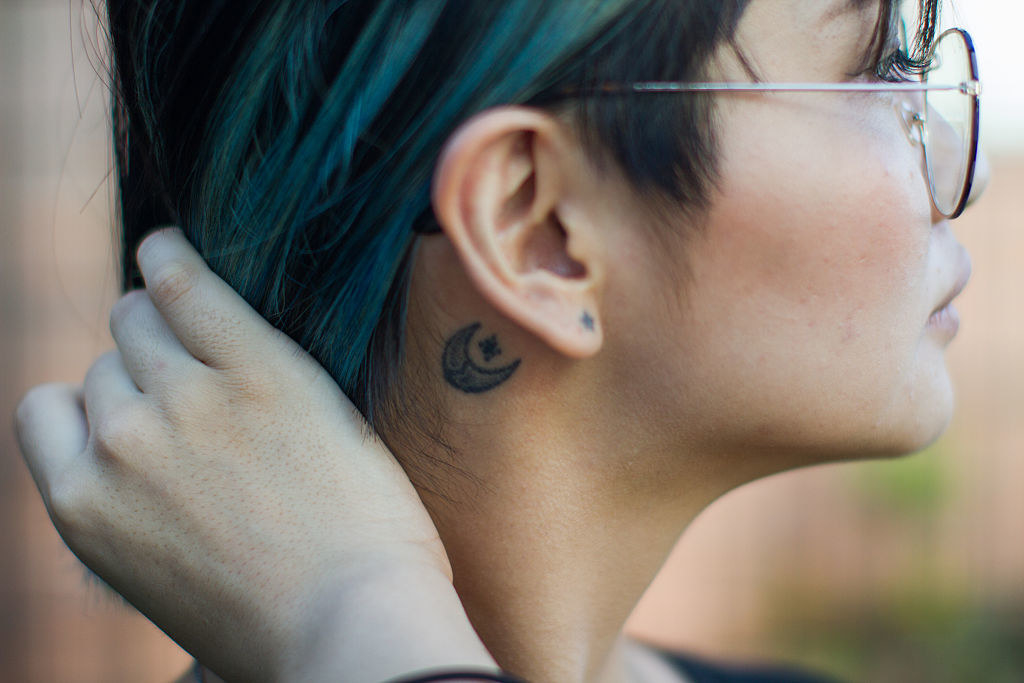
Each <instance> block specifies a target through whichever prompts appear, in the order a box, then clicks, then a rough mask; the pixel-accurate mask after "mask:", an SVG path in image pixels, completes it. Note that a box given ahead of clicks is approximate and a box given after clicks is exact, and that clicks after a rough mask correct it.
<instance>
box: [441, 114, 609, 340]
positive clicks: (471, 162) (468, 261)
mask: <svg viewBox="0 0 1024 683" xmlns="http://www.w3.org/2000/svg"><path fill="white" fill-rule="evenodd" d="M562 126H563V124H560V123H559V122H557V121H556V120H555V119H554V118H552V117H551V116H549V115H547V114H546V113H544V112H540V111H537V110H532V109H526V108H522V107H500V108H496V109H491V110H488V111H486V112H484V113H482V114H479V115H477V116H476V117H474V118H473V119H470V120H469V121H467V122H466V123H465V124H463V126H462V127H461V128H460V129H459V130H458V131H457V132H456V134H455V135H454V136H453V137H452V139H451V140H450V141H449V143H448V145H446V147H445V149H444V151H443V152H442V154H441V158H440V160H439V162H438V166H437V171H436V173H435V177H434V186H433V202H434V213H435V215H436V216H437V219H438V222H439V223H440V225H441V227H442V229H443V231H444V232H445V234H446V235H447V236H448V238H449V240H450V241H451V243H452V246H453V247H454V249H455V251H456V252H457V253H458V256H459V259H460V261H461V263H462V265H463V267H464V268H465V270H466V273H467V274H468V276H469V278H470V279H471V281H472V282H473V284H474V285H475V286H476V288H477V289H478V290H479V293H480V294H481V295H482V296H483V298H484V299H485V300H486V301H487V302H488V303H490V305H491V306H493V307H494V308H495V309H496V310H497V311H498V312H499V313H501V314H502V315H503V316H504V317H506V318H508V319H510V320H512V321H513V322H515V323H516V324H517V325H519V326H520V327H522V328H524V329H526V330H527V331H529V332H531V333H532V334H534V335H535V336H537V337H539V338H540V339H542V340H543V341H545V342H546V343H547V344H548V345H549V346H551V347H552V348H553V349H555V350H556V351H558V352H559V353H562V354H564V355H567V356H570V357H573V358H586V357H589V356H592V355H594V354H595V353H597V351H599V350H600V348H601V345H602V342H603V339H602V333H601V326H600V324H599V319H600V316H599V306H598V304H599V302H598V297H597V293H598V292H599V291H600V284H601V283H600V276H601V273H602V271H603V269H602V268H601V267H600V260H599V254H600V253H601V249H600V248H599V246H600V242H599V232H598V231H597V230H596V229H595V226H594V225H593V224H591V223H590V221H591V219H592V217H590V216H588V215H586V213H585V212H579V211H576V212H573V213H572V216H571V217H570V216H566V215H563V214H564V213H566V212H563V211H562V208H561V207H562V205H563V204H564V203H565V202H566V200H567V199H568V198H570V197H571V195H572V194H573V193H574V192H577V191H578V182H579V178H578V175H579V173H578V167H577V166H571V165H570V161H569V160H570V159H573V158H574V155H576V154H577V153H578V152H577V150H576V149H575V148H574V147H573V145H574V144H575V143H574V140H573V138H572V136H571V135H569V134H567V132H566V131H565V130H564V128H563V127H562Z"/></svg>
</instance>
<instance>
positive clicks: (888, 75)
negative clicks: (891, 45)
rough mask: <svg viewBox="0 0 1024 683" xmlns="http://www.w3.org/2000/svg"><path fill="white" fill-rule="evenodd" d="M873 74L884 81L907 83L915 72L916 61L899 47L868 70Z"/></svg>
mask: <svg viewBox="0 0 1024 683" xmlns="http://www.w3.org/2000/svg"><path fill="white" fill-rule="evenodd" d="M867 71H868V73H870V74H871V75H872V76H874V77H875V78H877V79H878V80H880V81H882V82H884V83H906V82H908V81H910V80H912V78H911V74H913V73H914V72H915V68H914V62H913V61H912V60H911V59H910V58H909V57H908V56H907V55H906V54H905V53H904V52H903V50H901V49H900V48H897V49H895V50H893V51H892V52H890V53H889V54H887V55H885V56H884V57H882V59H880V60H879V62H878V64H876V65H875V66H874V67H871V68H870V69H868V70H867Z"/></svg>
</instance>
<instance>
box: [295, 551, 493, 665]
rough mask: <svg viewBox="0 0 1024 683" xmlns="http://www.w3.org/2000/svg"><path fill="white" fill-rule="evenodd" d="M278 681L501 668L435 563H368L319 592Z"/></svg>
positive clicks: (452, 587)
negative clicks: (439, 670)
mask: <svg viewBox="0 0 1024 683" xmlns="http://www.w3.org/2000/svg"><path fill="white" fill-rule="evenodd" d="M318 593H319V594H318V596H317V598H316V600H315V604H314V605H312V606H311V608H310V614H309V615H308V617H309V618H308V619H305V620H304V626H303V629H302V633H300V634H299V638H298V643H297V644H296V646H295V647H293V648H291V649H290V651H289V652H287V653H284V655H283V658H284V661H283V664H282V667H281V673H282V675H281V676H280V679H279V680H282V681H289V682H291V681H302V682H306V681H309V682H310V683H312V682H314V681H338V680H346V681H367V682H368V683H369V682H376V681H382V680H389V679H394V678H401V677H402V676H406V675H408V674H410V673H411V672H416V671H426V670H431V669H435V670H436V669H442V668H444V669H455V668H470V669H479V670H488V671H494V672H497V671H498V667H497V665H496V664H495V662H494V659H493V658H492V657H491V656H490V654H489V653H488V652H487V649H486V648H485V647H484V645H483V643H482V642H481V641H480V638H479V637H478V636H477V634H476V632H475V631H474V630H473V627H472V625H471V624H470V622H469V618H468V617H467V616H466V612H465V609H464V608H463V606H462V602H461V601H460V599H459V596H458V594H457V593H456V592H455V588H454V586H453V585H452V583H451V579H450V576H449V575H447V574H446V573H445V572H444V571H443V570H442V568H440V567H438V566H436V565H435V563H426V564H425V563H414V562H408V561H407V562H393V561H390V562H375V563H366V564H365V566H362V567H360V568H357V569H352V570H350V571H349V572H347V573H346V576H345V578H344V580H342V581H340V582H339V583H337V584H335V585H333V586H330V587H327V588H324V589H323V590H321V591H319V592H318Z"/></svg>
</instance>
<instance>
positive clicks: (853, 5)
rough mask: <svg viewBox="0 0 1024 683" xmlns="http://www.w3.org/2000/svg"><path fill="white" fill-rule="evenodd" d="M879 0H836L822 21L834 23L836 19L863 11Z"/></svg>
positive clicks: (826, 11)
mask: <svg viewBox="0 0 1024 683" xmlns="http://www.w3.org/2000/svg"><path fill="white" fill-rule="evenodd" d="M877 2H878V0H836V2H834V3H833V4H832V6H831V7H829V8H828V9H826V10H825V13H824V15H823V16H822V19H821V21H822V23H823V24H829V23H832V22H833V21H835V20H836V19H839V18H840V17H844V16H846V15H847V14H852V13H853V12H862V11H863V10H864V7H865V6H867V5H869V4H875V3H877Z"/></svg>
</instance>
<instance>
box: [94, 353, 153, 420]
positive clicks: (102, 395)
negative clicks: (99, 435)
mask: <svg viewBox="0 0 1024 683" xmlns="http://www.w3.org/2000/svg"><path fill="white" fill-rule="evenodd" d="M82 389H83V392H84V395H85V415H86V418H87V419H88V422H89V425H90V427H91V428H92V429H93V430H95V429H96V427H97V425H99V424H102V423H103V421H104V420H106V419H108V418H109V416H111V415H117V414H118V412H119V410H120V409H121V408H123V406H125V405H126V404H128V403H130V402H132V401H135V400H138V399H140V398H141V396H142V393H141V392H140V391H139V389H138V387H136V386H135V382H134V381H133V380H132V378H131V375H129V374H128V370H127V368H125V366H124V362H123V361H122V360H121V354H120V353H118V352H117V351H108V352H107V353H105V354H103V355H102V356H100V357H99V358H97V359H96V362H94V363H93V364H92V367H90V368H89V371H88V372H87V373H86V374H85V384H84V386H83V388H82Z"/></svg>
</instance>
